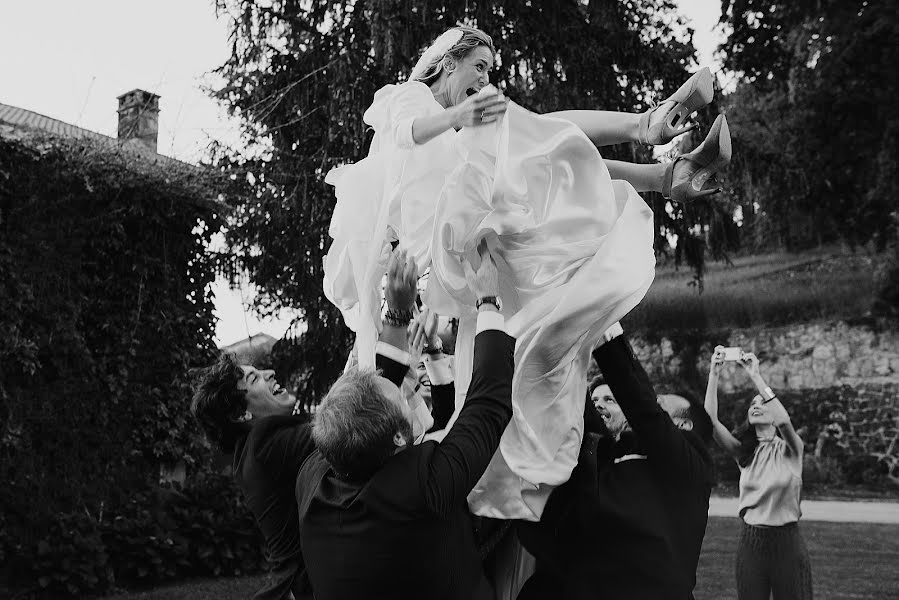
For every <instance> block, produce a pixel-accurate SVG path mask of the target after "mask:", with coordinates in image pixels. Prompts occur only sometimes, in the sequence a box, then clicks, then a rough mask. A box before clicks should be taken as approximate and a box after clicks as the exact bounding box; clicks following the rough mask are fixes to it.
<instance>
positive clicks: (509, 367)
mask: <svg viewBox="0 0 899 600" xmlns="http://www.w3.org/2000/svg"><path fill="white" fill-rule="evenodd" d="M463 266H464V268H465V272H466V279H467V280H468V284H469V288H470V289H471V291H472V292H473V293H474V295H475V297H476V298H486V297H489V296H496V292H497V289H498V285H497V273H496V265H495V264H494V262H493V258H492V257H491V256H490V254H489V252H488V251H487V250H486V247H485V246H482V249H481V265H480V266H479V267H478V270H477V272H473V271H472V268H471V266H469V265H468V264H467V263H464V265H463ZM478 313H479V314H478V326H477V331H478V333H477V336H476V337H475V342H474V368H473V370H472V376H471V384H470V385H469V387H468V394H467V397H466V400H465V405H464V406H463V407H462V411H461V412H460V413H459V418H458V419H456V422H455V423H454V424H453V427H452V429H450V431H449V433H447V435H446V437H445V438H443V441H442V442H441V443H440V444H437V445H436V448H435V449H434V451H433V453H432V455H431V460H430V463H429V465H428V467H429V472H428V477H427V480H426V483H425V485H426V488H425V490H424V494H425V498H426V501H427V504H428V506H429V508H430V509H431V511H432V512H433V513H434V514H436V515H438V516H446V515H448V514H449V513H450V512H451V511H452V510H453V509H454V508H456V507H457V506H458V505H459V504H460V503H464V502H465V498H466V497H467V496H468V493H469V492H470V491H471V489H472V488H473V487H474V486H475V484H476V483H477V482H478V480H479V479H480V478H481V475H483V474H484V471H485V470H486V469H487V465H488V464H489V462H490V459H491V458H492V457H493V454H494V453H495V452H496V449H497V448H498V447H499V441H500V438H501V437H502V434H503V431H504V430H505V428H506V425H508V424H509V421H510V420H511V418H512V371H513V365H514V360H513V359H514V351H515V340H514V339H513V338H511V337H509V336H508V335H507V334H506V333H505V332H504V331H503V329H504V327H505V325H504V319H503V316H502V314H501V313H500V312H499V311H498V310H497V308H496V307H495V306H494V305H492V304H489V303H484V304H482V305H481V307H480V308H478Z"/></svg>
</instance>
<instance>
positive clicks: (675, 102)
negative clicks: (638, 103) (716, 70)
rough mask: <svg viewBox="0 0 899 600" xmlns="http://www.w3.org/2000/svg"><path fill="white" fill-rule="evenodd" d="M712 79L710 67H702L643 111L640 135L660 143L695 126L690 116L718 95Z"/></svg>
mask: <svg viewBox="0 0 899 600" xmlns="http://www.w3.org/2000/svg"><path fill="white" fill-rule="evenodd" d="M713 81H714V80H713V78H712V72H711V71H709V69H708V67H704V68H702V69H700V70H699V71H698V72H697V73H695V74H694V75H693V76H692V77H690V79H688V80H687V81H685V82H684V84H683V85H682V86H680V88H678V90H677V91H676V92H674V94H672V95H671V97H670V98H668V99H667V100H664V101H663V102H662V103H661V104H659V105H658V106H655V107H653V108H650V109H649V110H647V111H646V112H645V113H643V114H642V115H640V126H639V133H638V135H637V139H638V140H639V141H640V142H641V143H643V144H651V145H654V146H658V145H660V144H667V143H668V142H670V141H671V140H673V139H674V138H675V137H677V136H679V135H683V134H685V133H687V132H688V131H690V130H691V129H694V128H695V126H694V125H688V124H687V119H688V118H689V116H690V115H691V114H693V113H694V112H696V111H697V110H698V109H700V108H702V107H703V106H705V105H706V104H708V103H709V102H711V101H712V98H713V97H714V95H715V87H714V85H713Z"/></svg>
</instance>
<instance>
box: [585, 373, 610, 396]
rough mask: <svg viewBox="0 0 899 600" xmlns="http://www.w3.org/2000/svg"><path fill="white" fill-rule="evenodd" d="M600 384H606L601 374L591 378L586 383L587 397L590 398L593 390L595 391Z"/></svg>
mask: <svg viewBox="0 0 899 600" xmlns="http://www.w3.org/2000/svg"><path fill="white" fill-rule="evenodd" d="M601 385H607V384H606V379H605V377H603V376H602V375H597V376H596V377H594V378H593V379H591V380H590V383H589V384H588V385H587V398H592V397H593V392H595V391H596V388H598V387H599V386H601Z"/></svg>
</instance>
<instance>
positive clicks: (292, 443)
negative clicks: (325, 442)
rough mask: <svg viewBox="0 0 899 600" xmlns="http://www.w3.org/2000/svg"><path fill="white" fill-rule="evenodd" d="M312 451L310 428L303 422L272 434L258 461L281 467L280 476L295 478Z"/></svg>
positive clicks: (282, 428) (307, 423)
mask: <svg viewBox="0 0 899 600" xmlns="http://www.w3.org/2000/svg"><path fill="white" fill-rule="evenodd" d="M314 450H315V444H313V443H312V426H311V424H310V423H309V422H305V423H300V424H297V425H296V426H294V427H281V428H279V429H277V430H276V431H274V432H272V434H271V436H270V438H269V440H268V443H267V444H266V445H265V449H264V451H263V455H261V456H260V457H259V459H260V460H262V461H263V462H264V463H265V464H268V465H281V472H280V475H281V476H283V477H288V478H296V476H297V473H299V471H300V467H301V466H302V465H303V462H304V461H305V460H306V459H307V458H308V457H309V455H310V454H312V452H313V451H314Z"/></svg>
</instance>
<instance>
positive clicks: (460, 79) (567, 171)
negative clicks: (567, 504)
mask: <svg viewBox="0 0 899 600" xmlns="http://www.w3.org/2000/svg"><path fill="white" fill-rule="evenodd" d="M495 53H496V51H495V49H494V47H493V42H492V40H491V38H490V37H489V36H488V35H486V34H485V33H483V32H481V31H479V30H477V29H474V28H469V27H455V28H452V29H450V30H448V31H447V32H445V33H444V34H443V35H441V36H440V37H439V38H438V39H437V40H436V41H435V42H434V44H432V45H431V47H430V48H428V49H427V50H426V51H425V52H424V54H423V55H422V57H421V59H420V60H419V61H418V63H417V64H416V66H415V68H414V69H413V71H412V74H411V75H410V77H409V80H408V81H406V82H405V83H402V84H399V85H388V86H385V87H383V88H382V89H380V90H379V91H378V92H377V93H376V94H375V98H374V101H373V103H372V105H371V107H369V109H368V110H367V111H366V112H365V115H364V120H365V122H366V123H368V124H369V125H371V126H372V127H373V128H374V131H375V135H374V138H373V140H372V143H371V148H370V150H369V154H368V156H367V157H366V158H365V159H363V160H361V161H359V162H357V163H355V164H350V165H345V166H342V167H338V168H336V169H334V170H332V171H331V172H330V173H329V174H328V176H327V178H326V181H327V182H328V183H330V184H332V185H334V187H335V193H336V196H337V205H336V207H335V209H334V214H333V216H332V220H331V227H330V231H329V233H330V235H331V237H332V238H333V239H334V242H333V244H332V245H331V247H330V249H329V252H328V255H327V256H326V258H325V279H324V289H325V293H326V295H327V296H328V298H329V299H330V300H331V301H332V302H334V304H335V305H336V306H337V307H338V308H340V310H341V311H342V313H343V315H344V319H345V321H346V323H347V325H348V326H349V327H350V328H351V329H353V330H354V331H355V332H356V334H357V339H356V350H357V352H358V353H359V361H360V363H362V364H370V363H371V362H372V361H373V357H374V344H375V340H376V338H377V324H378V323H379V322H380V311H381V280H382V277H383V274H384V272H385V268H386V260H387V256H388V254H389V249H390V244H391V243H395V242H397V241H398V242H399V243H400V244H401V245H402V246H403V247H404V248H405V249H406V250H407V251H408V252H410V253H411V254H412V255H414V256H415V257H416V260H417V261H418V266H419V270H420V272H425V269H428V268H429V269H430V274H429V277H428V280H427V282H426V289H425V290H424V293H423V299H424V301H425V303H426V304H427V305H428V306H429V307H430V309H431V310H433V311H435V312H437V313H438V314H441V315H446V316H451V317H457V318H459V323H460V325H459V334H458V336H457V341H456V360H455V365H456V373H455V376H456V390H457V392H459V393H460V394H461V395H460V397H459V398H458V399H457V410H458V406H461V402H462V400H463V395H464V393H465V390H466V389H467V387H468V382H469V379H470V374H471V358H472V357H471V351H472V348H473V345H474V333H475V320H476V319H475V316H476V313H475V312H474V311H473V310H472V309H471V307H473V306H474V304H475V300H476V299H475V298H473V297H471V293H470V292H469V290H468V289H467V287H466V284H465V278H464V274H463V273H462V269H461V266H460V260H459V258H460V257H461V256H463V255H467V256H469V257H472V258H474V257H475V256H476V255H477V253H476V250H475V249H476V247H477V246H478V244H479V243H480V242H481V241H482V240H486V242H487V244H488V246H489V247H490V249H491V253H492V255H493V256H494V257H495V258H497V261H498V264H499V266H500V269H501V272H502V275H501V279H502V281H501V293H500V298H501V301H502V304H503V306H502V313H503V314H504V315H505V317H506V324H507V329H508V331H509V333H510V334H511V335H513V336H515V337H516V338H517V345H516V351H515V364H516V369H515V377H514V380H513V384H512V391H513V408H514V416H513V420H512V423H511V424H510V426H509V428H508V429H507V430H506V433H505V434H504V436H503V440H502V443H501V448H500V452H498V453H497V455H496V457H495V458H494V461H493V463H492V464H491V465H490V467H489V468H488V470H487V472H486V473H485V475H484V478H483V479H482V480H481V483H480V484H479V485H478V487H476V488H475V490H474V491H473V492H472V494H471V496H470V497H469V504H470V506H471V508H472V511H473V512H475V513H476V514H480V515H484V516H490V517H498V518H521V519H529V520H537V519H539V517H540V514H541V513H542V510H543V506H544V504H545V502H546V499H547V498H548V496H549V492H550V491H551V489H552V488H553V487H554V486H557V485H560V484H561V483H564V482H565V481H566V480H567V479H568V477H569V475H570V473H571V470H572V469H573V468H574V465H575V463H576V460H577V455H578V448H579V447H580V441H581V435H582V429H583V423H582V413H583V398H584V393H585V387H586V377H585V373H586V369H587V366H588V362H589V356H590V350H591V349H592V347H593V345H594V343H595V342H596V341H597V340H598V338H599V336H601V334H602V333H603V331H604V330H605V329H606V328H607V327H609V326H611V325H612V324H613V323H615V322H617V321H618V320H620V319H621V318H622V317H623V316H624V315H626V314H627V313H628V312H629V311H630V310H631V309H632V308H634V307H635V306H636V305H637V303H639V301H640V300H641V299H642V298H643V296H644V294H645V293H646V291H647V289H648V288H649V285H650V283H651V282H652V279H653V275H654V267H655V258H654V254H653V248H652V243H653V223H652V211H651V210H650V209H649V207H648V206H647V205H646V203H645V202H644V201H643V200H642V199H641V198H640V196H639V195H638V194H637V192H639V191H659V192H662V193H664V194H666V196H669V197H671V198H673V199H675V200H680V201H686V200H690V199H692V198H695V197H699V196H705V195H708V194H711V193H714V192H715V190H714V189H709V187H708V185H707V184H708V180H709V179H710V177H711V176H712V175H714V173H715V172H716V171H718V170H720V169H721V168H722V167H723V166H724V165H726V164H727V162H728V161H729V159H730V137H729V134H728V130H727V123H726V121H725V120H724V118H723V115H722V116H719V118H718V120H716V122H715V125H714V126H713V127H712V130H711V131H710V134H709V136H708V137H707V138H706V140H705V141H704V142H703V143H702V144H701V145H700V146H699V147H698V148H696V150H694V151H693V152H691V153H689V154H686V155H683V156H680V157H679V158H678V159H677V160H675V161H674V162H672V163H668V164H667V165H662V164H651V165H636V164H631V163H623V162H618V161H605V160H603V159H602V157H601V156H600V154H599V151H598V150H597V146H602V145H608V144H615V143H621V142H626V141H638V142H643V143H650V144H663V143H666V142H668V141H670V140H671V139H673V138H674V137H675V136H678V135H681V134H682V133H685V132H686V131H689V130H690V129H692V126H691V125H689V124H688V123H687V119H688V117H689V115H690V114H691V113H692V112H694V111H695V110H697V109H698V108H700V107H702V106H704V105H705V104H707V103H708V102H710V101H711V98H712V93H713V90H712V79H711V74H710V73H709V72H708V70H707V69H703V70H702V71H700V72H699V73H697V74H696V75H694V76H693V77H692V78H691V79H690V80H689V81H688V82H686V83H685V84H684V85H683V86H682V87H681V88H680V89H679V90H678V91H677V93H675V94H674V95H673V96H672V97H671V98H669V99H667V100H666V101H664V102H662V103H661V104H659V105H658V106H656V107H654V108H653V109H651V110H649V111H647V112H645V113H643V114H630V113H615V112H606V111H588V110H574V111H563V112H557V113H551V114H547V115H537V114H534V113H532V112H530V111H527V110H525V109H523V108H521V107H520V106H518V105H516V104H515V103H514V102H509V101H508V100H506V99H505V98H504V97H503V95H502V94H501V93H499V92H498V91H497V90H496V88H494V87H493V86H491V85H490V84H489V80H488V77H489V74H490V72H491V70H492V68H493V62H494V55H495ZM475 260H476V259H475Z"/></svg>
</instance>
